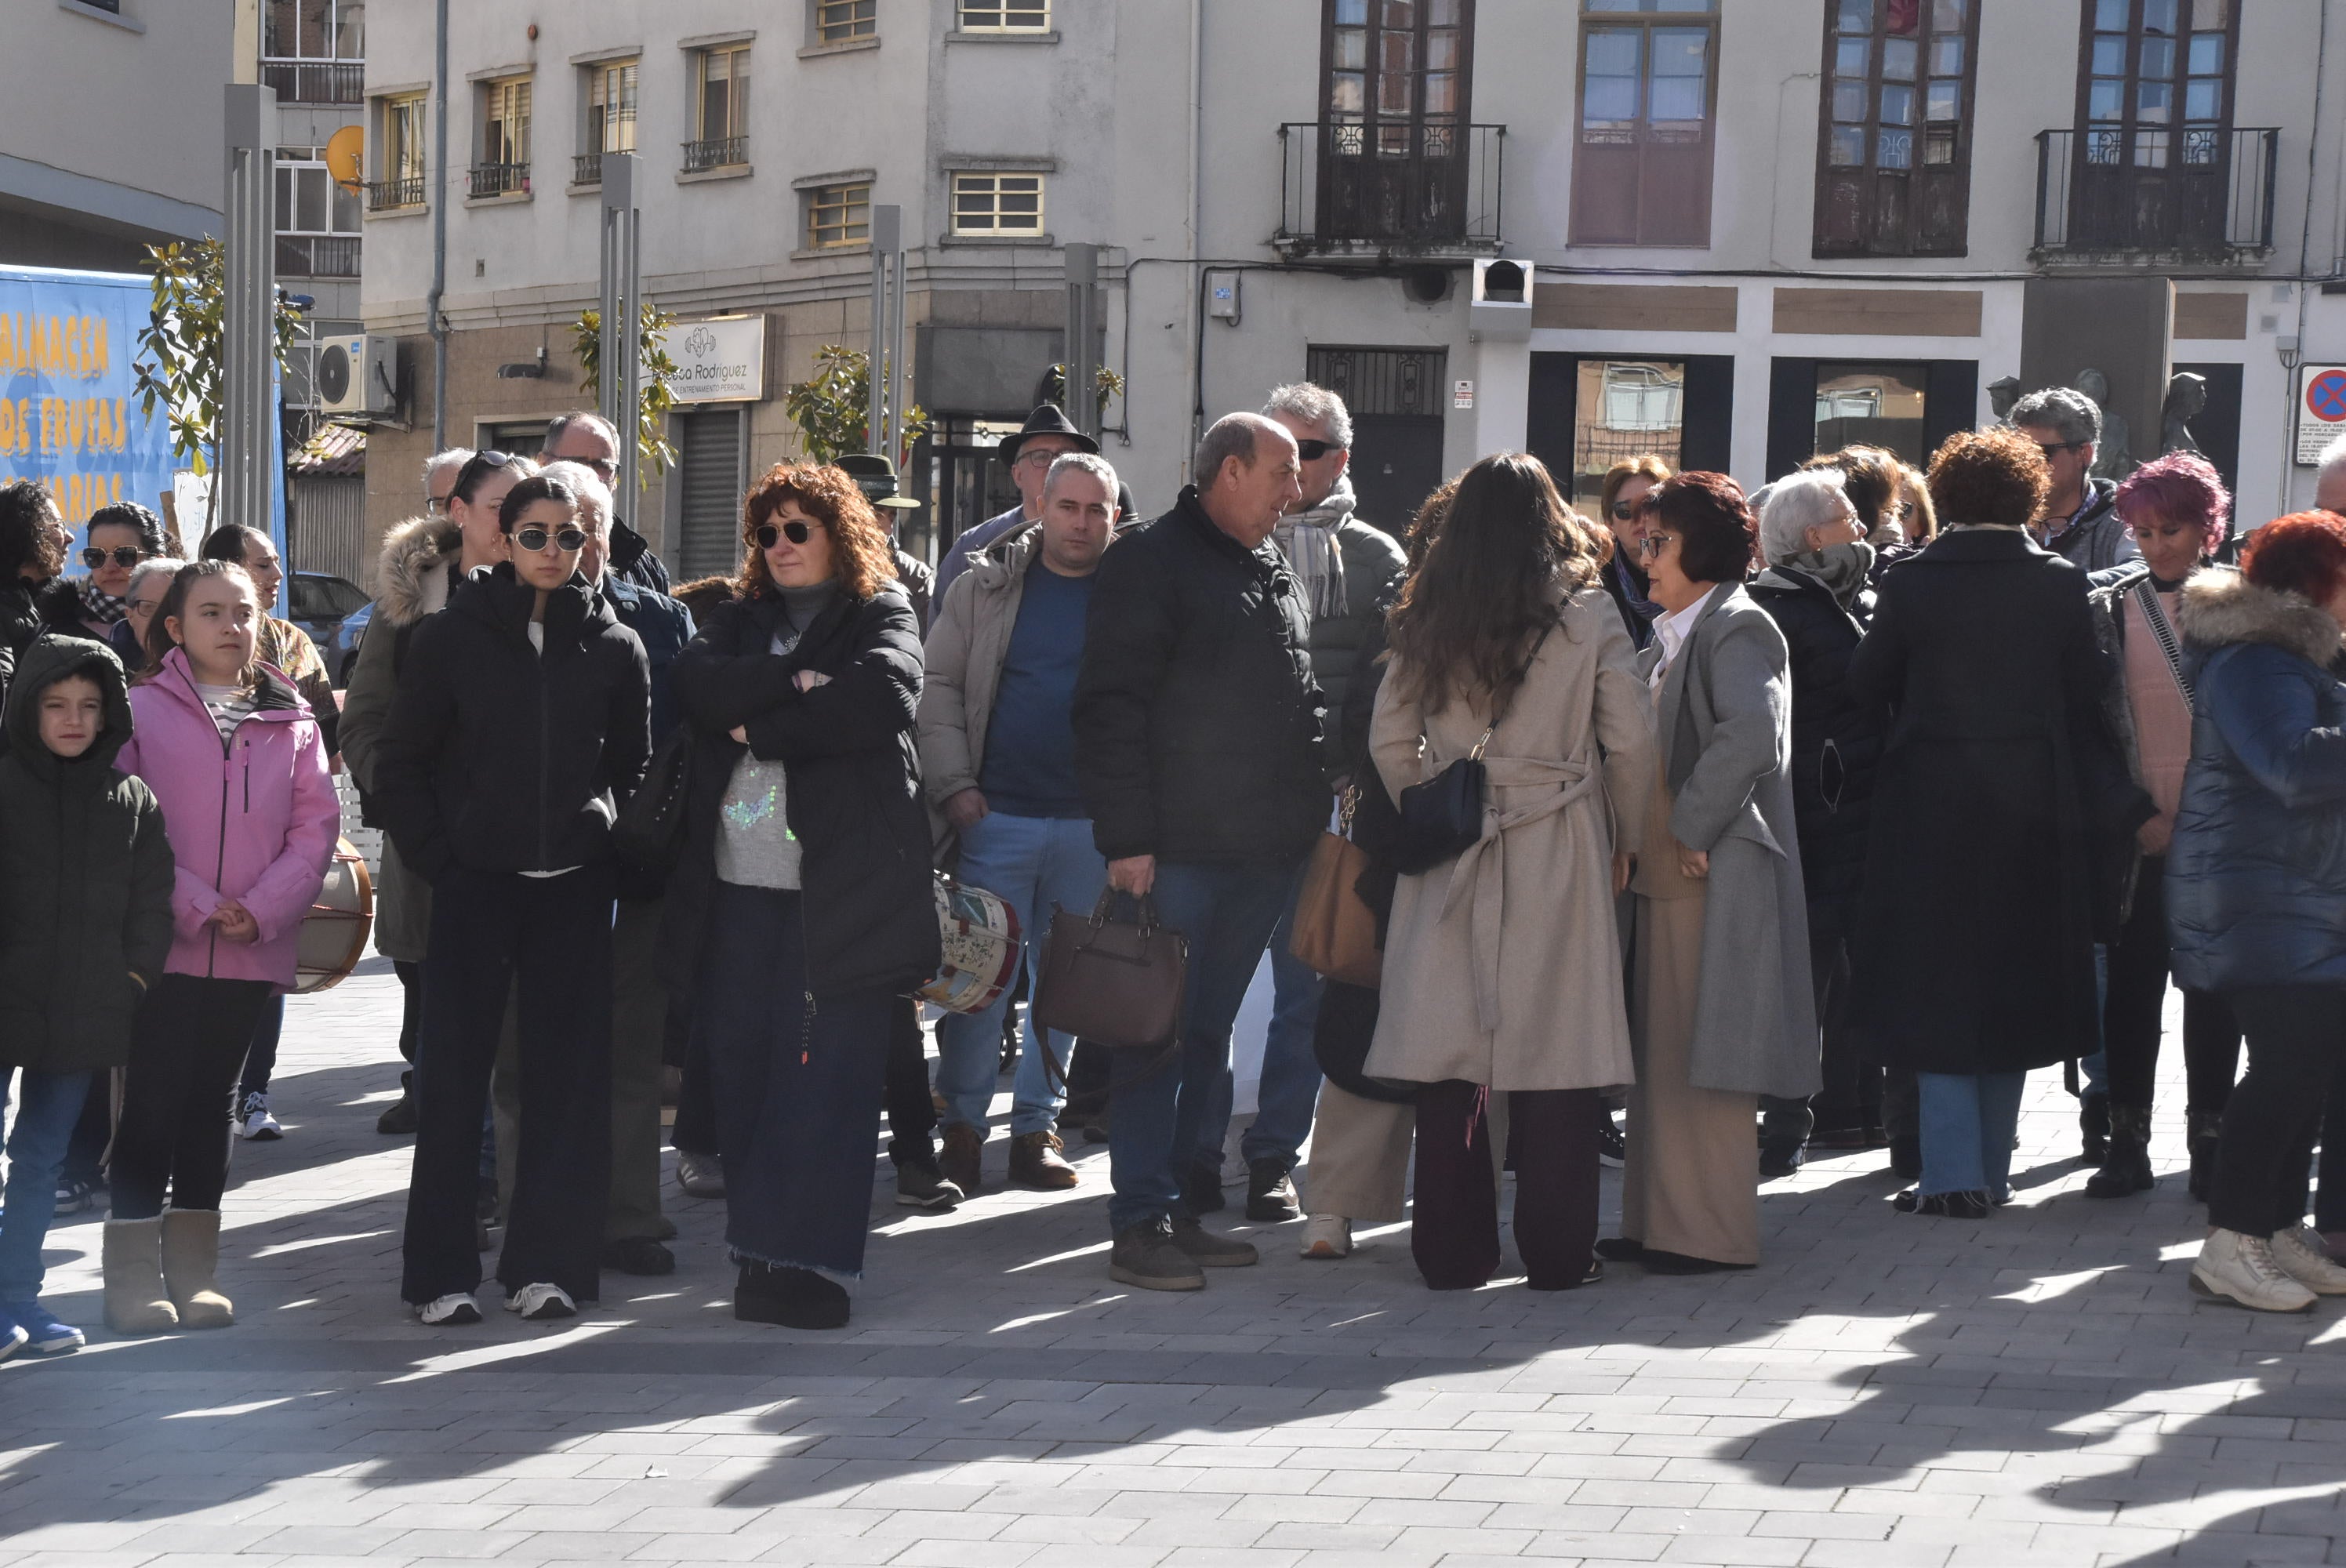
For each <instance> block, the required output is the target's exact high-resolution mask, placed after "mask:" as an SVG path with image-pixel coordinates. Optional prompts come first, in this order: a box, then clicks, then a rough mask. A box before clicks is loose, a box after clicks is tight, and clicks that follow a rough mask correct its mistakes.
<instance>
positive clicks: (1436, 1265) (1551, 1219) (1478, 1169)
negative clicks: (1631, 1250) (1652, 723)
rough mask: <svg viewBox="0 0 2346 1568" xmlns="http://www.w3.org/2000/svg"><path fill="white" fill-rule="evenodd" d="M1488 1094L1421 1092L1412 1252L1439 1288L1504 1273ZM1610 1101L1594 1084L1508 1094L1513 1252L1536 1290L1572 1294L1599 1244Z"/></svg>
mask: <svg viewBox="0 0 2346 1568" xmlns="http://www.w3.org/2000/svg"><path fill="white" fill-rule="evenodd" d="M1489 1112H1490V1094H1489V1091H1487V1090H1485V1089H1484V1087H1483V1086H1482V1085H1481V1084H1468V1083H1464V1082H1461V1081H1459V1080H1456V1079H1451V1080H1449V1081H1447V1082H1444V1083H1440V1084H1422V1085H1420V1086H1419V1088H1418V1091H1417V1191H1416V1196H1415V1197H1414V1199H1413V1208H1412V1212H1411V1222H1410V1227H1409V1250H1410V1256H1411V1257H1414V1258H1415V1259H1416V1260H1417V1271H1418V1272H1419V1273H1420V1274H1422V1275H1423V1276H1424V1277H1425V1282H1426V1284H1427V1285H1429V1286H1431V1287H1433V1288H1434V1289H1436V1290H1471V1289H1474V1288H1475V1287H1477V1286H1480V1285H1484V1284H1487V1283H1488V1282H1489V1281H1490V1278H1491V1276H1493V1275H1494V1274H1496V1273H1497V1272H1498V1271H1499V1185H1498V1180H1497V1173H1496V1169H1495V1167H1494V1166H1493V1165H1492V1162H1491V1123H1490V1114H1489ZM1602 1114H1603V1106H1602V1102H1601V1101H1600V1099H1599V1097H1598V1095H1597V1093H1596V1090H1594V1089H1539V1090H1517V1091H1516V1092H1515V1093H1513V1094H1511V1095H1508V1096H1507V1143H1508V1145H1509V1147H1510V1148H1512V1149H1513V1150H1514V1153H1515V1250H1516V1251H1517V1252H1519V1253H1521V1254H1523V1259H1524V1269H1525V1273H1526V1274H1528V1275H1529V1276H1530V1278H1529V1280H1528V1281H1527V1283H1528V1284H1529V1285H1530V1287H1531V1288H1533V1289H1534V1290H1569V1289H1571V1288H1573V1287H1574V1286H1576V1285H1578V1284H1579V1283H1580V1282H1581V1280H1582V1279H1583V1278H1586V1276H1587V1273H1588V1260H1589V1257H1590V1256H1591V1254H1592V1253H1593V1252H1594V1251H1595V1249H1596V1192H1597V1179H1598V1178H1597V1164H1596V1156H1597V1150H1598V1146H1599V1142H1600V1139H1599V1133H1600V1131H1601V1129H1600V1128H1599V1126H1598V1125H1597V1117H1598V1116H1599V1115H1602Z"/></svg>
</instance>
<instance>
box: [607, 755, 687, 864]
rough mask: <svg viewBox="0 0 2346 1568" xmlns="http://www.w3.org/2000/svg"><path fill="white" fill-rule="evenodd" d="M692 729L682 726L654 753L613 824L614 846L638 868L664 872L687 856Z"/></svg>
mask: <svg viewBox="0 0 2346 1568" xmlns="http://www.w3.org/2000/svg"><path fill="white" fill-rule="evenodd" d="M693 739H694V734H693V728H692V726H691V725H689V724H679V725H678V726H677V727H676V728H674V729H672V730H670V731H668V738H667V739H665V740H663V741H661V742H660V743H659V749H658V750H657V751H655V752H653V753H652V760H651V766H650V767H648V768H647V769H644V781H643V783H642V785H641V786H640V787H639V788H638V789H637V790H636V792H635V793H634V794H633V795H630V796H628V797H627V804H626V805H625V806H622V807H620V808H619V814H618V816H617V819H615V820H613V821H612V823H611V848H612V849H613V850H617V853H618V856H619V858H620V859H621V860H624V861H626V862H627V864H628V865H629V866H632V867H634V868H636V869H637V870H638V871H650V872H653V873H655V874H657V875H660V876H665V875H667V874H668V872H669V871H674V870H675V869H676V863H677V861H678V860H680V859H681V858H683V855H684V811H685V802H686V800H687V799H688V797H689V796H690V795H691V793H692V752H693Z"/></svg>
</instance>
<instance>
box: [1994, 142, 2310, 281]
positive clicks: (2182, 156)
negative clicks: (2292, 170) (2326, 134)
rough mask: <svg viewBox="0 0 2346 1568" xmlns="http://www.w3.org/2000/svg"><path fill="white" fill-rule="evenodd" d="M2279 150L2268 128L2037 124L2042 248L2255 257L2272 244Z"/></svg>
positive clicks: (2099, 254) (2093, 254)
mask: <svg viewBox="0 0 2346 1568" xmlns="http://www.w3.org/2000/svg"><path fill="white" fill-rule="evenodd" d="M2129 135H2130V136H2131V144H2130V145H2129V141H2128V137H2129ZM2279 156H2280V131H2278V130H2276V129H2272V128H2270V127H2267V128H2259V129H2247V128H2233V127H2219V126H2208V127H2198V126H2192V127H2185V128H2184V129H2183V130H2181V131H2179V132H2178V131H2168V130H2160V129H2149V128H2139V129H2137V130H2135V131H2133V132H2131V133H2127V132H2124V131H2119V130H2115V129H2111V130H2105V129H2100V128H2088V129H2086V130H2083V131H2078V130H2047V131H2039V132H2037V133H2036V255H2037V257H2038V258H2039V259H2040V260H2073V261H2090V260H2109V261H2117V260H2125V261H2127V262H2129V263H2138V262H2139V261H2141V260H2142V259H2143V258H2144V257H2145V256H2159V257H2168V258H2173V259H2175V260H2191V261H2202V262H2218V263H2223V262H2235V261H2245V260H2252V259H2254V258H2255V257H2257V256H2259V255H2262V254H2263V253H2264V252H2266V251H2269V250H2270V249H2272V242H2273V185H2274V171H2275V168H2276V167H2277V161H2278V158H2279Z"/></svg>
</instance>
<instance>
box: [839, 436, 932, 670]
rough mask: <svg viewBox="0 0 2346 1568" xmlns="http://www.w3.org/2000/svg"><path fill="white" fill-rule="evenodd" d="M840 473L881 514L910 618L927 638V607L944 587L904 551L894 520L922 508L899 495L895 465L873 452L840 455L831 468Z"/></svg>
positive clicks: (922, 562) (922, 565)
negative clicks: (850, 481) (911, 605)
mask: <svg viewBox="0 0 2346 1568" xmlns="http://www.w3.org/2000/svg"><path fill="white" fill-rule="evenodd" d="M834 466H835V467H837V468H838V469H839V471H840V472H841V473H844V474H846V475H847V476H848V477H849V478H850V479H852V480H853V481H855V487H856V488H857V489H859V490H861V491H862V492H863V499H864V500H866V501H869V502H870V503H872V507H873V509H874V510H875V511H877V512H878V513H879V514H880V521H881V522H882V523H884V524H887V527H888V543H889V545H890V546H891V550H892V554H893V555H894V556H895V560H896V576H897V578H898V580H899V581H901V582H902V583H903V585H904V596H905V597H907V598H909V599H911V600H912V601H913V617H914V618H915V619H916V620H918V621H919V622H920V623H921V633H922V635H923V636H926V635H928V630H929V606H932V605H933V604H935V603H936V602H937V601H938V600H940V599H942V598H943V596H944V590H943V585H942V584H940V583H939V582H938V581H937V575H936V574H935V573H934V572H932V571H930V570H929V567H928V564H927V563H926V562H924V561H922V560H920V559H919V558H918V557H916V556H914V555H913V554H912V553H911V552H910V551H908V550H906V549H905V548H904V546H903V544H902V543H901V542H900V541H899V539H898V538H897V534H896V528H897V517H898V514H902V513H905V512H917V511H919V510H920V506H921V504H920V503H919V502H917V501H915V500H913V498H912V497H911V496H909V495H903V494H898V491H899V488H900V487H899V485H898V484H897V482H896V465H895V464H894V463H891V462H890V461H889V460H888V459H887V458H886V457H885V456H882V454H881V453H876V452H849V453H841V455H840V458H839V461H838V462H837V463H835V464H834Z"/></svg>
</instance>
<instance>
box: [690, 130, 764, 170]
mask: <svg viewBox="0 0 2346 1568" xmlns="http://www.w3.org/2000/svg"><path fill="white" fill-rule="evenodd" d="M749 161H750V138H749V137H745V136H719V137H706V138H704V139H703V140H700V141H688V142H686V143H685V144H684V172H685V173H687V174H706V173H708V172H709V170H710V169H712V168H739V166H741V165H742V164H745V163H748V162H749Z"/></svg>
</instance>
